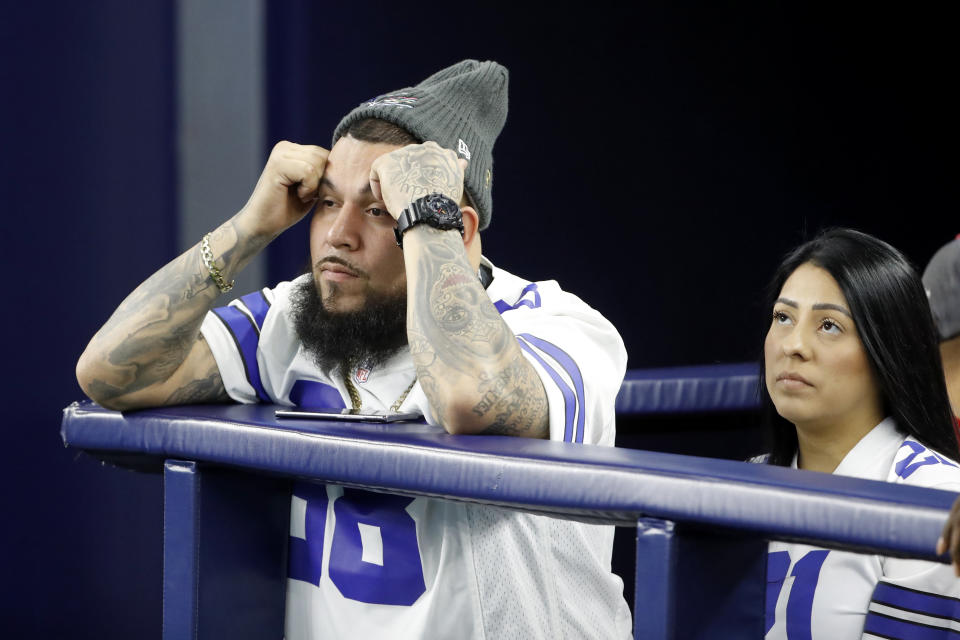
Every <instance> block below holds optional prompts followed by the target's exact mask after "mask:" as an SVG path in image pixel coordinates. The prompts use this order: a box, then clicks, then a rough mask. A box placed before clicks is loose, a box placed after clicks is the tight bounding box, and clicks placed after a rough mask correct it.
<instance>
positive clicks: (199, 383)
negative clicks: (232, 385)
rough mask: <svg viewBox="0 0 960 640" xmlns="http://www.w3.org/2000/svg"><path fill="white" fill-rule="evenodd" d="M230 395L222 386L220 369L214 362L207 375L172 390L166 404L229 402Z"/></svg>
mask: <svg viewBox="0 0 960 640" xmlns="http://www.w3.org/2000/svg"><path fill="white" fill-rule="evenodd" d="M229 401H230V395H229V394H228V393H227V391H226V389H225V388H224V386H223V380H222V379H221V378H220V370H219V369H218V368H217V366H216V364H214V365H213V366H212V367H210V369H209V370H208V371H207V376H206V377H204V378H199V379H196V380H191V381H190V382H188V383H187V384H185V385H184V386H182V387H180V388H179V389H177V390H176V391H174V392H173V393H172V394H170V396H169V397H168V398H167V402H166V404H195V403H201V402H203V403H219V402H229Z"/></svg>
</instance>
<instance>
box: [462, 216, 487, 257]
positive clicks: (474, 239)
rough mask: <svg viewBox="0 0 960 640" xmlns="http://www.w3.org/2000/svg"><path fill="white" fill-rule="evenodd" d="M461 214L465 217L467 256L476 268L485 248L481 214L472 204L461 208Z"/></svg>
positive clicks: (464, 228)
mask: <svg viewBox="0 0 960 640" xmlns="http://www.w3.org/2000/svg"><path fill="white" fill-rule="evenodd" d="M460 214H461V216H462V217H463V248H464V249H466V251H467V258H469V260H470V264H471V265H473V268H474V269H476V268H478V267H479V266H480V255H481V254H482V253H483V250H482V248H481V245H480V231H479V229H478V227H479V226H480V216H478V215H477V210H476V209H474V208H473V207H471V206H465V207H461V208H460Z"/></svg>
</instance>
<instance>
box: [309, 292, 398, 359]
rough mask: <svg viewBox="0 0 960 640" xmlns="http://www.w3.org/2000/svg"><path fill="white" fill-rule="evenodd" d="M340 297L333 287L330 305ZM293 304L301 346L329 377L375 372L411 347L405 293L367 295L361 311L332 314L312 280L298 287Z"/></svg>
mask: <svg viewBox="0 0 960 640" xmlns="http://www.w3.org/2000/svg"><path fill="white" fill-rule="evenodd" d="M337 293H338V292H337V288H336V286H335V285H334V286H333V287H332V291H331V293H330V295H329V296H328V300H330V301H334V300H336V297H337ZM290 302H291V310H292V316H293V323H294V327H295V328H296V330H297V335H298V336H299V337H300V342H302V343H303V346H304V348H305V349H306V351H307V353H308V354H310V356H311V358H313V361H314V363H316V365H317V366H318V367H320V370H321V371H322V372H323V373H324V374H326V375H330V373H331V372H333V371H337V372H338V373H340V374H341V375H343V374H344V372H345V371H346V368H347V366H348V365H350V364H352V365H353V366H357V365H362V366H364V367H367V368H369V369H373V368H375V367H377V366H379V365H381V364H383V363H384V362H386V361H387V360H389V359H390V358H391V357H393V356H394V355H395V354H396V353H397V352H399V351H400V350H401V349H402V348H403V347H406V346H407V294H406V291H403V290H401V291H399V292H394V293H380V292H374V291H368V293H367V299H366V302H365V303H364V305H363V307H361V308H360V309H357V310H355V311H330V310H328V309H327V308H326V307H325V306H324V304H323V300H322V299H321V298H320V293H319V292H318V291H317V285H316V284H315V280H314V278H313V276H311V277H310V278H306V279H304V280H303V281H302V282H300V283H298V284H297V285H295V287H294V290H293V293H292V295H291V296H290Z"/></svg>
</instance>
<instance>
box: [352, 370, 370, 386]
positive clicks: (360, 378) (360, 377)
mask: <svg viewBox="0 0 960 640" xmlns="http://www.w3.org/2000/svg"><path fill="white" fill-rule="evenodd" d="M354 377H355V378H356V379H357V382H359V383H360V384H363V383H364V382H366V381H367V378H369V377H370V369H367V368H366V367H358V368H357V375H356V376H354Z"/></svg>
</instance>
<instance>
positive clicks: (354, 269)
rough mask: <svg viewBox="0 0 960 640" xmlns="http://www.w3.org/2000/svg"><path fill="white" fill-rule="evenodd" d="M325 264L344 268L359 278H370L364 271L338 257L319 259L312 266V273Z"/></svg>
mask: <svg viewBox="0 0 960 640" xmlns="http://www.w3.org/2000/svg"><path fill="white" fill-rule="evenodd" d="M327 263H333V264H339V265H340V266H342V267H346V268H347V269H349V270H350V271H352V272H354V273H355V274H357V275H358V276H360V277H361V278H367V279H369V278H370V274H368V273H367V272H366V271H364V270H363V269H361V268H360V267H358V266H357V265H355V264H353V263H352V262H350V261H349V260H346V259H344V258H341V257H340V256H326V257H324V258H320V259H319V260H317V262H316V264H314V265H313V268H314V271H318V270H319V269H320V267H322V266H323V265H325V264H327Z"/></svg>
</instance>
